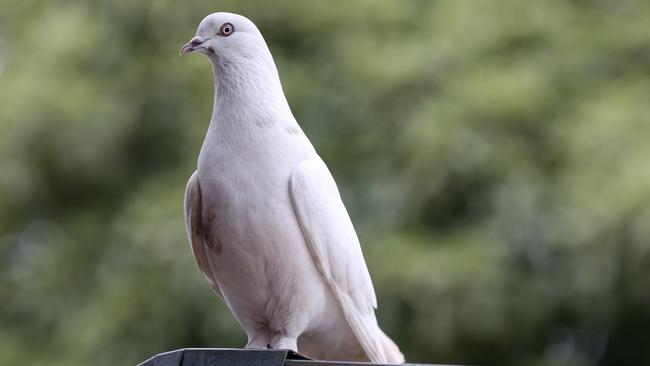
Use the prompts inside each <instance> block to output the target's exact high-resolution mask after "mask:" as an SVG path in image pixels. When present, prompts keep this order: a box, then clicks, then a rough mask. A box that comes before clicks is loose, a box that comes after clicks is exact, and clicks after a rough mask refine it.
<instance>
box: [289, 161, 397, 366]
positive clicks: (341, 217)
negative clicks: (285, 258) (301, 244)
mask: <svg viewBox="0 0 650 366" xmlns="http://www.w3.org/2000/svg"><path fill="white" fill-rule="evenodd" d="M289 186H290V188H289V191H290V195H291V200H292V205H293V208H294V211H295V213H296V216H297V218H298V222H299V224H300V228H301V230H302V233H303V236H304V238H305V242H306V244H307V246H308V247H309V251H310V253H311V256H312V258H313V260H314V262H315V264H316V267H317V269H318V271H319V272H320V273H321V274H322V276H323V278H324V279H325V282H327V284H328V285H329V287H330V288H331V289H332V292H333V293H334V295H335V296H336V298H337V300H338V302H339V304H340V305H341V307H342V309H343V313H344V316H345V318H346V321H347V323H348V325H349V326H350V328H351V329H352V331H353V332H354V334H355V336H356V337H357V339H358V341H359V343H360V344H361V347H362V348H363V349H364V351H365V352H366V354H367V355H368V358H369V359H370V360H371V361H372V362H376V363H386V356H385V354H384V352H383V347H382V343H381V342H382V338H381V337H382V334H383V333H382V332H381V330H380V329H379V326H378V325H377V319H376V317H375V313H374V309H375V308H376V307H377V298H376V296H375V290H374V288H373V285H372V281H371V279H370V274H369V273H368V268H367V267H366V263H365V260H364V258H363V253H362V252H361V245H360V244H359V239H358V238H357V234H356V232H355V230H354V227H353V226H352V221H351V220H350V217H349V215H348V212H347V210H346V209H345V206H344V205H343V201H342V200H341V196H340V194H339V191H338V188H337V187H336V183H335V182H334V178H333V177H332V175H331V173H330V171H329V169H327V166H326V165H325V163H324V162H323V161H322V160H320V159H318V160H309V161H305V162H303V163H301V164H300V165H299V166H298V167H296V168H295V170H294V171H293V172H292V174H291V180H290V183H289Z"/></svg>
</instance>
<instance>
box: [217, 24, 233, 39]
mask: <svg viewBox="0 0 650 366" xmlns="http://www.w3.org/2000/svg"><path fill="white" fill-rule="evenodd" d="M234 32H235V26H234V25H232V23H223V24H222V25H221V28H219V35H220V36H224V37H228V36H229V35H231V34H233V33H234Z"/></svg>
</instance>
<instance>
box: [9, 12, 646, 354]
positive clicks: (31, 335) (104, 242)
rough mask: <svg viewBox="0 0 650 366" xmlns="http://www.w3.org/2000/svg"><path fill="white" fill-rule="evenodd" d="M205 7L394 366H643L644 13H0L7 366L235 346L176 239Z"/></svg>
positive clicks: (188, 167)
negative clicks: (297, 139) (355, 271)
mask: <svg viewBox="0 0 650 366" xmlns="http://www.w3.org/2000/svg"><path fill="white" fill-rule="evenodd" d="M214 11H232V12H237V13H241V14H244V15H246V16H248V17H249V18H251V19H252V20H253V21H254V22H256V23H257V25H258V26H259V28H260V29H261V30H262V32H263V34H264V35H265V37H266V40H267V42H268V43H269V46H270V48H271V51H272V52H273V54H274V57H275V60H276V63H277V65H278V68H279V71H280V75H281V78H282V80H283V84H284V88H285V92H286V93H287V97H288V99H289V102H290V104H291V105H292V108H293V111H294V113H295V115H296V118H297V119H298V121H299V122H300V123H301V125H302V127H303V128H304V130H305V131H306V132H307V134H308V135H309V136H310V137H311V139H312V142H313V143H314V145H315V146H316V148H317V149H318V150H319V152H320V153H321V155H322V156H323V158H324V159H325V160H326V162H327V163H328V164H329V165H330V167H331V169H332V171H333V174H334V176H335V177H336V179H337V181H338V183H339V186H340V189H341V191H342V195H343V197H344V200H345V202H346V204H347V206H348V209H349V211H350V213H351V216H352V218H353V221H354V222H355V225H356V227H357V229H358V231H359V235H360V237H361V241H362V243H363V244H362V245H363V248H364V251H365V253H366V258H367V261H368V264H369V267H370V272H371V274H372V276H373V278H374V283H375V286H376V288H377V292H378V297H379V303H380V307H379V310H378V316H379V320H380V323H381V324H382V326H383V327H384V328H385V330H386V331H387V333H388V334H390V335H391V336H393V337H394V338H395V339H396V341H397V343H398V344H399V345H400V346H401V347H402V349H403V351H404V352H405V354H406V355H407V358H408V360H409V361H412V362H415V361H418V362H436V363H481V364H494V365H579V366H582V365H597V364H600V365H626V364H627V365H632V364H634V365H647V364H650V332H649V331H648V329H650V165H649V164H650V78H649V76H650V31H649V29H650V28H649V27H648V19H650V3H649V2H647V1H641V0H638V1H613V0H612V1H605V0H602V1H578V0H574V1H560V0H549V1H543V2H542V1H537V2H533V1H515V0H506V1H499V2H494V1H487V0H475V1H453V0H448V1H374V0H373V1H370V0H357V1H348V2H331V1H324V0H318V1H274V2H269V1H243V2H238V1H217V0H210V1H207V0H196V1H194V0H192V1H184V2H181V1H171V0H156V1H131V0H110V1H109V0H97V1H74V0H54V1H42V0H22V1H19V0H0V131H1V133H0V306H1V308H0V309H1V311H0V365H55V366H56V365H61V366H64V365H65V366H71V365H72V366H74V365H133V364H135V363H137V362H139V361H142V360H144V359H145V358H147V357H149V356H150V355H152V354H154V353H158V352H162V351H167V350H171V349H175V348H181V347H241V346H242V345H243V344H244V343H245V339H244V334H243V332H242V331H241V330H240V329H239V326H238V325H237V323H236V322H235V320H234V319H233V317H232V316H231V315H230V313H229V311H228V310H227V309H226V307H225V306H224V305H223V304H221V303H220V301H219V300H218V299H217V298H216V296H214V295H213V294H212V293H211V291H210V289H209V287H208V286H207V285H206V284H205V283H204V281H203V279H202V278H201V276H200V274H199V271H198V269H197V268H196V265H195V264H194V261H193V258H192V256H191V252H190V249H189V247H188V244H187V239H186V237H185V232H184V226H183V219H182V196H183V191H184V188H185V183H186V180H187V178H188V177H189V175H190V174H191V172H192V171H193V170H194V169H195V164H196V157H197V154H198V150H199V147H200V144H201V142H202V139H203V134H204V133H205V130H206V128H207V125H208V120H209V117H210V113H211V107H212V105H211V98H212V87H213V86H212V81H211V77H212V76H211V70H210V67H209V64H208V62H207V61H206V60H205V59H204V58H202V57H199V56H190V57H183V58H181V57H178V49H179V47H180V46H181V45H182V44H183V43H184V42H186V41H187V40H188V39H189V38H190V37H191V36H192V35H193V34H194V32H195V30H196V26H197V25H198V23H199V21H200V20H201V19H202V18H203V17H204V16H205V15H207V14H209V13H211V12H214Z"/></svg>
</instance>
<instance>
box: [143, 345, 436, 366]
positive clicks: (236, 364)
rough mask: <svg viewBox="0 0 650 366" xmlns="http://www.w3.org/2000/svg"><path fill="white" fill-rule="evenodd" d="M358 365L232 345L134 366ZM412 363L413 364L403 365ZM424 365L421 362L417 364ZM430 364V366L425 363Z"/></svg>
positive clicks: (166, 356) (187, 351)
mask: <svg viewBox="0 0 650 366" xmlns="http://www.w3.org/2000/svg"><path fill="white" fill-rule="evenodd" d="M326 365H333V366H346V365H350V366H358V365H374V364H370V363H367V362H333V361H318V360H311V359H309V358H307V357H305V356H303V355H301V354H298V353H295V352H293V351H287V350H271V349H270V350H248V349H233V348H184V349H179V350H176V351H170V352H165V353H160V354H157V355H155V356H153V357H152V358H150V359H148V360H146V361H144V362H143V363H141V364H140V365H138V366H326ZM403 365H416V364H403ZM419 365H424V364H419ZM429 366H433V365H429Z"/></svg>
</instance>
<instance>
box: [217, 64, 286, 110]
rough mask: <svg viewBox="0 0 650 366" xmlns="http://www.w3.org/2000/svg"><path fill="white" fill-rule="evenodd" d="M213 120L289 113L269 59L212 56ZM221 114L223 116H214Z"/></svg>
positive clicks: (275, 71)
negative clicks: (224, 58)
mask: <svg viewBox="0 0 650 366" xmlns="http://www.w3.org/2000/svg"><path fill="white" fill-rule="evenodd" d="M213 70H214V83H215V100H214V111H213V118H212V119H213V121H214V120H220V119H226V120H229V121H233V122H234V121H236V120H241V119H242V118H244V119H259V118H269V117H271V118H273V117H274V116H275V117H277V116H278V115H279V114H280V115H282V114H285V113H289V114H291V111H290V109H289V105H288V103H287V100H286V98H285V96H284V92H283V90H282V85H281V83H280V78H279V76H278V72H277V69H276V68H275V64H274V63H273V60H272V59H271V60H265V59H263V60H262V61H254V60H250V59H243V60H241V61H237V62H235V61H225V60H214V62H213ZM216 117H225V118H216Z"/></svg>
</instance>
